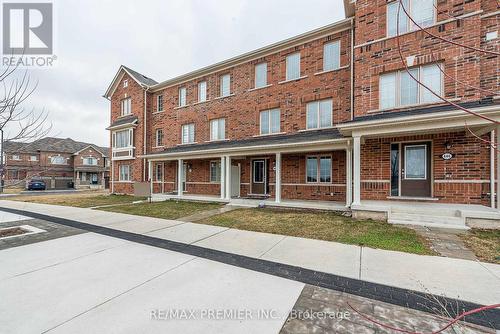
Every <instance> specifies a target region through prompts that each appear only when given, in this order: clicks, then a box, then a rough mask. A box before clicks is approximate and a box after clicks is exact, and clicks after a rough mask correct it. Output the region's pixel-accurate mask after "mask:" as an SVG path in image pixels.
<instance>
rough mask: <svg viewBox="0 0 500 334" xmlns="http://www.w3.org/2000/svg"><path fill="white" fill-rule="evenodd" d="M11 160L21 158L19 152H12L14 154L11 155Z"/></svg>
mask: <svg viewBox="0 0 500 334" xmlns="http://www.w3.org/2000/svg"><path fill="white" fill-rule="evenodd" d="M12 160H16V161H17V160H21V156H20V155H19V154H14V155H13V156H12Z"/></svg>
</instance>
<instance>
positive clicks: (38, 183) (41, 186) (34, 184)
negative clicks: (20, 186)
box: [28, 179, 47, 190]
mask: <svg viewBox="0 0 500 334" xmlns="http://www.w3.org/2000/svg"><path fill="white" fill-rule="evenodd" d="M46 187H47V186H46V185H45V182H44V181H42V180H37V179H32V180H31V181H29V182H28V190H45V189H46Z"/></svg>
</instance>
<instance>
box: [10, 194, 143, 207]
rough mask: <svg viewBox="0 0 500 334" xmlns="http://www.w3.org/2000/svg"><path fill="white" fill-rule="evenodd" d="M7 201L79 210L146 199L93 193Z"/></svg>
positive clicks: (19, 197) (42, 196) (38, 196)
mask: <svg viewBox="0 0 500 334" xmlns="http://www.w3.org/2000/svg"><path fill="white" fill-rule="evenodd" d="M5 199H7V200H12V201H21V202H32V203H42V204H53V205H64V206H75V207H79V208H91V207H94V206H101V205H117V204H126V203H132V202H134V201H141V200H146V197H134V196H130V195H106V194H93V193H67V194H53V195H27V196H16V197H6V198H5Z"/></svg>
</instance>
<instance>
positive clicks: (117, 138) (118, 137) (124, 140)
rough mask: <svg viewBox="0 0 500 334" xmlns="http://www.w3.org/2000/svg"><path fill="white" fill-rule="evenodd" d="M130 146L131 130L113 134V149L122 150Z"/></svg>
mask: <svg viewBox="0 0 500 334" xmlns="http://www.w3.org/2000/svg"><path fill="white" fill-rule="evenodd" d="M131 146H132V130H131V129H127V130H122V131H116V132H115V133H114V134H113V148H124V147H131Z"/></svg>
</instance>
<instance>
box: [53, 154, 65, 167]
mask: <svg viewBox="0 0 500 334" xmlns="http://www.w3.org/2000/svg"><path fill="white" fill-rule="evenodd" d="M50 163H51V164H52V165H66V158H65V157H62V156H60V155H56V156H54V157H51V158H50Z"/></svg>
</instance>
